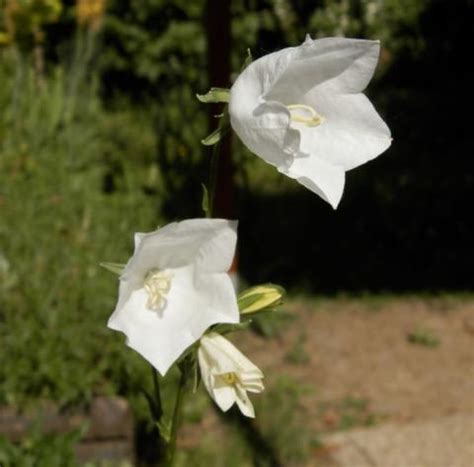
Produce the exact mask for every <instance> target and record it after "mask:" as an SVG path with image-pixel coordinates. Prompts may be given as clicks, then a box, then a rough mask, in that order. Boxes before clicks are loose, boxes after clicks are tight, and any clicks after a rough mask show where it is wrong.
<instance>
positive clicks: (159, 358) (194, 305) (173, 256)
mask: <svg viewBox="0 0 474 467" xmlns="http://www.w3.org/2000/svg"><path fill="white" fill-rule="evenodd" d="M236 227H237V222H234V221H228V220H224V219H190V220H185V221H182V222H175V223H172V224H169V225H167V226H165V227H163V228H161V229H159V230H157V231H155V232H151V233H147V234H144V233H137V234H135V251H134V254H133V256H132V257H131V258H130V260H129V261H128V263H127V265H126V267H125V269H124V270H123V272H122V274H121V276H120V287H119V299H118V303H117V306H116V308H115V311H114V312H113V314H112V316H111V317H110V319H109V322H108V326H109V328H111V329H114V330H117V331H122V332H123V333H124V334H125V335H126V336H127V344H128V345H129V346H130V347H132V348H133V349H134V350H136V351H137V352H138V353H140V354H141V355H142V356H143V357H144V358H145V359H146V360H148V361H149V362H150V363H151V364H152V365H153V366H154V367H155V368H156V369H157V370H158V371H159V372H160V373H161V374H162V375H164V374H165V373H166V372H167V370H168V369H169V368H170V366H171V365H172V364H173V363H174V362H175V361H176V359H177V358H178V357H179V356H180V355H181V354H182V353H183V352H184V350H186V349H187V348H188V347H189V346H190V345H192V344H193V343H194V342H196V341H197V340H199V339H200V338H201V336H202V335H203V333H204V332H205V331H206V329H207V328H208V327H209V326H211V325H212V324H215V323H238V322H239V310H238V307H237V299H236V296H235V291H234V287H233V285H232V282H231V280H230V278H229V275H228V274H227V272H228V270H229V269H230V266H231V263H232V260H233V257H234V253H235V246H236V242H237V233H236Z"/></svg>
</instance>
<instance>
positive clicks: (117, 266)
mask: <svg viewBox="0 0 474 467" xmlns="http://www.w3.org/2000/svg"><path fill="white" fill-rule="evenodd" d="M99 266H100V267H102V268H104V269H107V271H110V272H113V273H114V274H118V275H119V276H120V274H122V272H123V270H124V269H125V266H126V264H123V263H107V262H105V263H100V264H99Z"/></svg>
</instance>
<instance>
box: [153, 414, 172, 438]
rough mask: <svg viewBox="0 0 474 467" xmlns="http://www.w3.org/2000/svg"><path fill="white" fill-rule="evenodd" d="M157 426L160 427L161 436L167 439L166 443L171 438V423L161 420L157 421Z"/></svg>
mask: <svg viewBox="0 0 474 467" xmlns="http://www.w3.org/2000/svg"><path fill="white" fill-rule="evenodd" d="M155 426H156V427H157V428H158V431H159V432H160V436H161V437H162V438H163V439H164V440H165V441H166V443H169V442H170V440H171V423H170V422H164V421H163V420H160V421H159V422H155Z"/></svg>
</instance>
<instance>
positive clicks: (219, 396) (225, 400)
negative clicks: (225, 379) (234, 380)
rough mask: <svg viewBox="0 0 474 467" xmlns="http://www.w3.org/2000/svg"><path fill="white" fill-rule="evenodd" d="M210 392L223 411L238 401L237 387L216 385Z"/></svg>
mask: <svg viewBox="0 0 474 467" xmlns="http://www.w3.org/2000/svg"><path fill="white" fill-rule="evenodd" d="M209 394H211V397H212V398H213V399H214V401H215V403H216V404H217V405H218V406H219V408H220V409H221V410H222V411H223V412H227V411H228V410H229V409H230V408H231V407H232V406H233V405H234V402H235V401H236V396H235V389H234V388H233V387H231V386H219V387H214V389H213V391H212V393H211V392H210V393H209Z"/></svg>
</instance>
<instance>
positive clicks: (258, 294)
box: [237, 284, 285, 315]
mask: <svg viewBox="0 0 474 467" xmlns="http://www.w3.org/2000/svg"><path fill="white" fill-rule="evenodd" d="M284 295H285V289H284V288H283V287H280V286H279V285H275V284H262V285H257V286H255V287H251V288H250V289H247V290H245V291H244V292H242V293H241V294H240V295H239V296H238V299H237V300H238V305H239V310H240V314H241V315H245V314H250V313H257V312H260V311H262V310H264V309H266V308H273V307H275V306H276V305H279V304H280V303H281V301H282V299H283V296H284Z"/></svg>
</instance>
